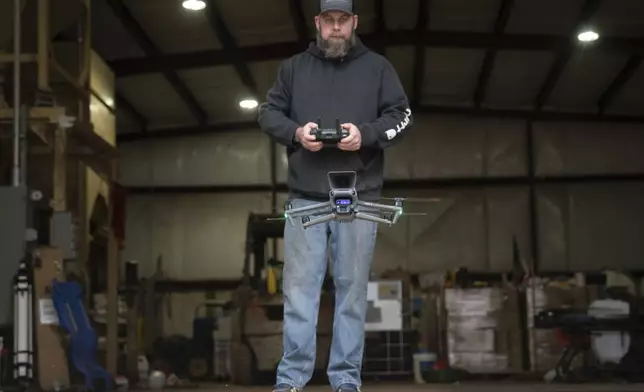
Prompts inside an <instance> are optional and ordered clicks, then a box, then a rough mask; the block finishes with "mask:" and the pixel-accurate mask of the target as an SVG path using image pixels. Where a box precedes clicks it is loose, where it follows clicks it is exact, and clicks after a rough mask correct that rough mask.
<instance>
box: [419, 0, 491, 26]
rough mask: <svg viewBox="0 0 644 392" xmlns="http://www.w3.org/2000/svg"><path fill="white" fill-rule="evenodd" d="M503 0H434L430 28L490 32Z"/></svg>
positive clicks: (430, 13)
mask: <svg viewBox="0 0 644 392" xmlns="http://www.w3.org/2000/svg"><path fill="white" fill-rule="evenodd" d="M500 3H501V0H476V1H472V0H432V1H431V2H430V7H429V10H428V12H429V29H430V30H441V31H451V30H457V31H470V32H490V31H492V30H493V27H494V21H495V20H496V15H497V13H498V12H499V5H500Z"/></svg>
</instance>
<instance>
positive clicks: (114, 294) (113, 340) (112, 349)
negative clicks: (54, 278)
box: [106, 160, 119, 376]
mask: <svg viewBox="0 0 644 392" xmlns="http://www.w3.org/2000/svg"><path fill="white" fill-rule="evenodd" d="M116 174H117V171H116V161H115V160H113V161H112V162H110V173H109V175H108V181H109V182H108V187H109V195H110V197H109V200H108V215H109V217H108V222H109V227H108V233H109V235H108V247H107V347H106V349H107V364H106V365H107V366H106V367H107V371H108V372H110V373H111V374H112V375H113V376H116V374H117V368H118V352H119V346H118V307H119V303H118V285H119V257H118V253H119V249H118V243H117V241H116V237H115V235H114V228H113V223H114V202H113V195H114V185H113V184H114V179H115V178H116Z"/></svg>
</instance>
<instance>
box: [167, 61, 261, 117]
mask: <svg viewBox="0 0 644 392" xmlns="http://www.w3.org/2000/svg"><path fill="white" fill-rule="evenodd" d="M179 75H180V76H181V78H182V79H183V80H184V81H185V83H186V85H187V86H188V88H189V89H190V90H191V91H192V93H193V94H194V96H195V97H196V99H197V101H199V103H200V104H201V106H202V107H203V108H204V109H205V110H206V111H207V112H208V113H209V115H210V116H209V117H210V118H211V119H212V121H213V122H232V121H249V120H253V119H255V118H256V117H257V111H256V110H250V111H249V110H244V109H242V108H240V106H239V101H241V100H244V99H249V98H255V97H254V95H252V94H251V93H250V91H248V89H247V88H246V87H245V86H244V85H243V84H242V82H241V80H240V79H239V75H238V74H237V72H236V71H235V69H234V68H233V67H232V66H221V67H209V68H197V69H190V70H185V71H181V72H180V73H179Z"/></svg>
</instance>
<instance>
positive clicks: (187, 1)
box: [181, 0, 206, 11]
mask: <svg viewBox="0 0 644 392" xmlns="http://www.w3.org/2000/svg"><path fill="white" fill-rule="evenodd" d="M181 5H182V6H183V8H185V9H187V10H190V11H201V10H202V9H204V8H206V2H205V1H204V0H183V3H182V4H181Z"/></svg>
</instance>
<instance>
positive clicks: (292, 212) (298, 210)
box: [285, 201, 331, 217]
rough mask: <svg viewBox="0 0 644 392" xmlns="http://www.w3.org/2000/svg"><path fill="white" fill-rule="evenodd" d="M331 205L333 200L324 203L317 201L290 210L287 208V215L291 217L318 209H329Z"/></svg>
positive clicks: (307, 213)
mask: <svg viewBox="0 0 644 392" xmlns="http://www.w3.org/2000/svg"><path fill="white" fill-rule="evenodd" d="M330 207H331V202H330V201H325V202H323V203H317V204H311V205H310V206H305V207H299V208H293V209H290V210H286V211H285V213H286V215H287V216H291V217H297V216H301V215H309V214H311V213H312V212H313V211H316V210H321V209H327V208H330Z"/></svg>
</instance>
